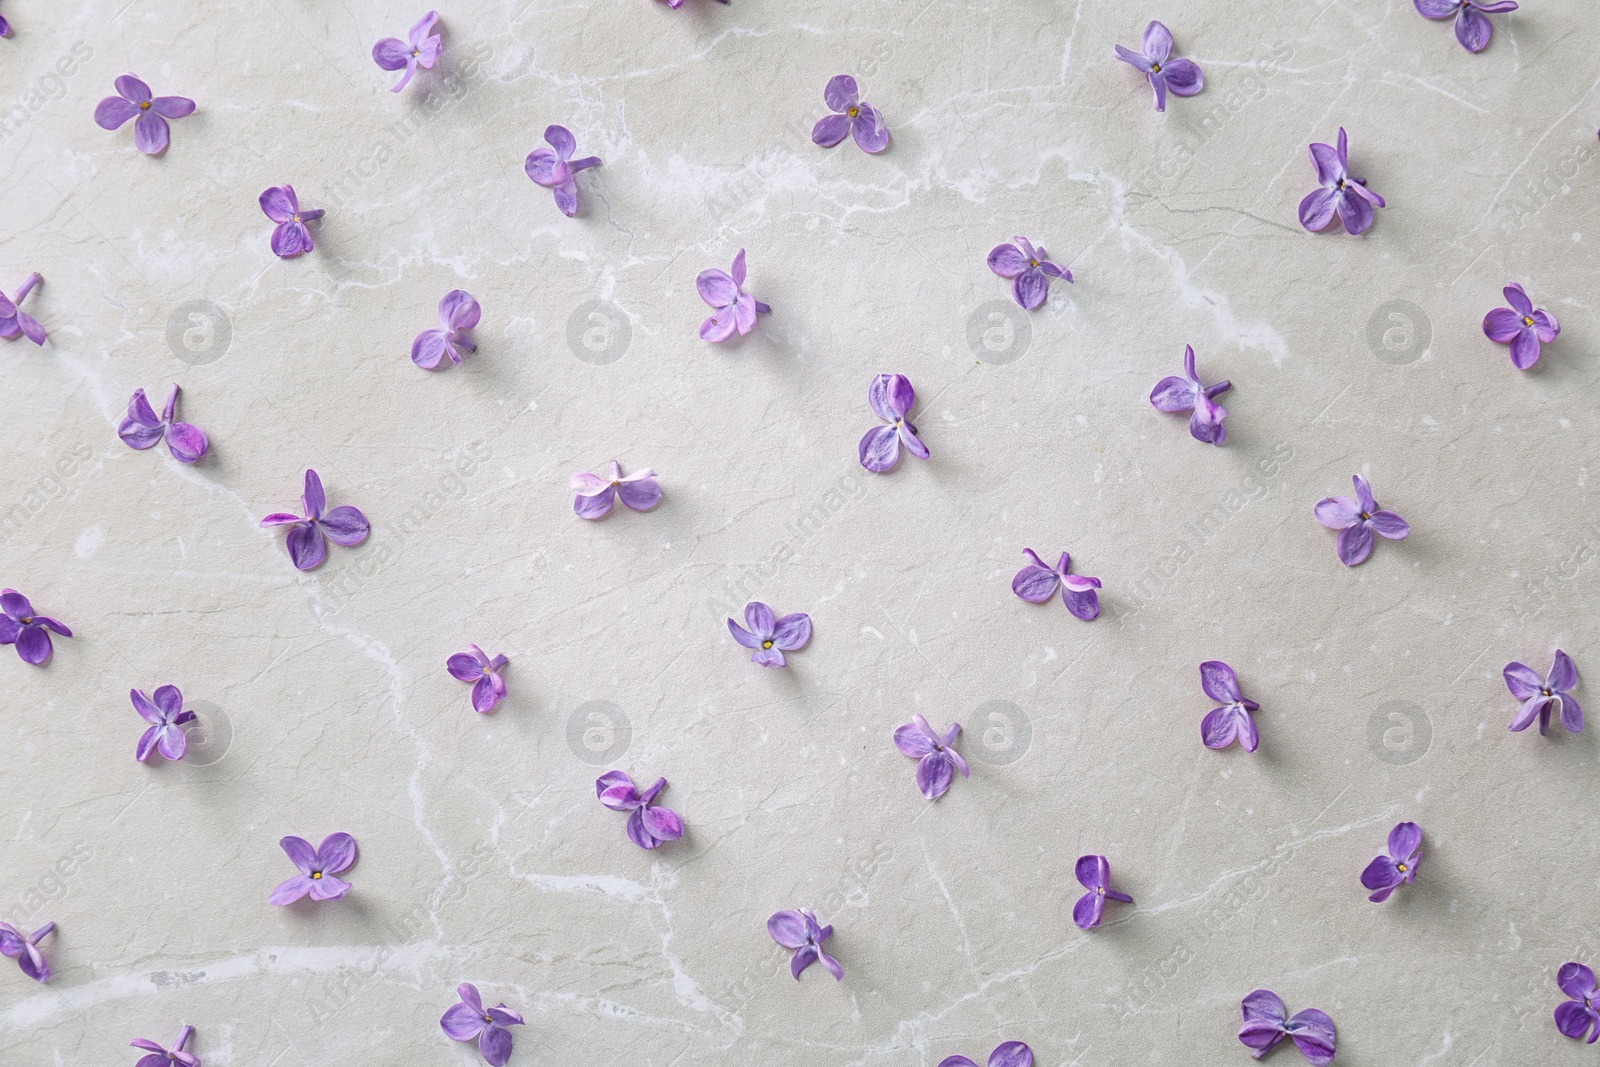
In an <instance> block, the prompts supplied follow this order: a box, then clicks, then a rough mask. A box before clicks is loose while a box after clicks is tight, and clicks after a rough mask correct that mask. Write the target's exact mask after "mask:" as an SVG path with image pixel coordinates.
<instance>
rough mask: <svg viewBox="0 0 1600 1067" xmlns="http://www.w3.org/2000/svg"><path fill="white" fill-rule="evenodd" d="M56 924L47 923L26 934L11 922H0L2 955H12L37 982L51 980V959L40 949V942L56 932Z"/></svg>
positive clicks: (18, 964)
mask: <svg viewBox="0 0 1600 1067" xmlns="http://www.w3.org/2000/svg"><path fill="white" fill-rule="evenodd" d="M55 928H56V924H55V923H53V922H49V923H45V924H44V925H43V926H41V927H39V929H37V930H35V931H34V932H33V933H31V934H25V933H23V932H22V931H21V930H18V929H17V928H16V927H15V926H12V925H11V924H10V923H0V956H10V957H11V958H12V959H14V960H16V961H17V966H18V967H21V968H22V973H23V974H25V975H27V976H28V977H29V978H32V979H33V980H34V981H35V982H48V981H50V961H49V960H47V959H45V958H44V953H42V952H40V951H39V942H41V941H43V940H44V939H45V938H46V937H47V936H48V935H49V934H51V933H52V932H54V930H55Z"/></svg>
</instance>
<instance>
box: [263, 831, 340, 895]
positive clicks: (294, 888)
mask: <svg viewBox="0 0 1600 1067" xmlns="http://www.w3.org/2000/svg"><path fill="white" fill-rule="evenodd" d="M278 844H279V846H280V847H282V849H283V851H284V852H285V853H286V854H287V855H288V857H289V859H290V861H292V862H293V863H294V865H295V866H296V867H298V868H300V873H299V874H297V875H295V876H294V877H293V878H290V879H289V880H288V881H286V882H282V883H280V884H279V885H278V888H276V889H274V890H273V891H272V895H271V896H270V897H268V898H267V903H269V904H279V905H282V904H292V903H294V902H295V901H297V900H299V899H300V898H301V897H303V896H305V895H306V894H307V893H309V894H311V899H312V900H338V899H339V898H340V897H342V896H344V895H345V894H346V893H348V892H350V883H349V882H346V881H343V880H342V879H339V878H335V877H334V875H336V874H338V873H340V872H341V871H345V870H348V869H349V868H350V865H351V864H352V863H354V862H355V861H356V839H355V838H353V837H351V836H350V835H349V834H345V833H338V834H329V835H328V836H327V837H325V838H323V839H322V844H321V846H320V847H318V848H312V847H311V842H309V841H307V840H306V839H305V838H303V837H285V838H283V839H281V840H280V841H279V842H278Z"/></svg>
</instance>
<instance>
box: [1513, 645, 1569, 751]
mask: <svg viewBox="0 0 1600 1067" xmlns="http://www.w3.org/2000/svg"><path fill="white" fill-rule="evenodd" d="M1505 680H1506V688H1507V689H1509V690H1511V695H1512V696H1514V697H1516V698H1517V699H1518V700H1520V701H1522V706H1521V707H1520V708H1518V709H1517V714H1516V717H1515V718H1514V719H1512V720H1511V731H1512V733H1520V732H1521V731H1523V730H1526V729H1527V728H1528V727H1529V726H1530V725H1532V723H1533V720H1534V719H1538V720H1539V732H1540V733H1541V734H1548V733H1549V732H1550V714H1551V712H1553V711H1556V710H1557V709H1559V710H1560V712H1561V725H1562V726H1564V727H1565V728H1566V730H1567V732H1568V733H1572V734H1575V733H1578V732H1580V731H1581V730H1582V729H1583V706H1582V705H1580V704H1579V703H1578V702H1577V701H1576V700H1575V699H1573V696H1572V694H1571V693H1570V692H1568V690H1570V689H1571V688H1572V687H1573V686H1575V685H1577V684H1578V668H1577V666H1576V665H1574V664H1573V662H1572V657H1571V656H1569V655H1567V654H1566V653H1565V652H1563V651H1561V650H1560V649H1559V648H1558V649H1556V658H1555V662H1554V663H1553V664H1551V666H1550V673H1549V675H1547V676H1546V677H1544V678H1540V677H1539V675H1538V674H1536V673H1535V672H1534V670H1533V668H1532V667H1529V666H1527V665H1526V664H1522V663H1516V662H1512V663H1508V664H1506V667H1505Z"/></svg>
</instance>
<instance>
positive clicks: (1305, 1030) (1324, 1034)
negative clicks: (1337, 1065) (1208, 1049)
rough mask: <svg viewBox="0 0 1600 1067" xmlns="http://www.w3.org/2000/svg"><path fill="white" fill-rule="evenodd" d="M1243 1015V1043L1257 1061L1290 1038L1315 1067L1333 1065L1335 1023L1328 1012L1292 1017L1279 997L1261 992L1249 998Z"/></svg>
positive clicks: (1313, 1010) (1242, 1007) (1308, 1010)
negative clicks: (1279, 1043)
mask: <svg viewBox="0 0 1600 1067" xmlns="http://www.w3.org/2000/svg"><path fill="white" fill-rule="evenodd" d="M1239 1011H1240V1014H1241V1015H1243V1016H1244V1025H1243V1026H1241V1027H1239V1040H1240V1041H1241V1042H1243V1044H1244V1045H1245V1047H1246V1048H1248V1049H1250V1055H1252V1056H1254V1057H1255V1058H1256V1059H1258V1060H1259V1059H1260V1058H1261V1057H1262V1056H1265V1055H1266V1054H1267V1053H1268V1052H1269V1051H1271V1049H1272V1048H1273V1047H1274V1046H1276V1045H1277V1044H1278V1042H1280V1041H1282V1040H1283V1039H1284V1038H1286V1037H1287V1038H1288V1039H1289V1040H1291V1041H1293V1042H1294V1044H1295V1047H1296V1048H1298V1049H1299V1050H1300V1051H1301V1053H1302V1054H1303V1055H1304V1056H1305V1058H1306V1059H1307V1060H1309V1061H1310V1062H1311V1064H1312V1065H1313V1067H1326V1065H1327V1064H1330V1063H1332V1062H1333V1052H1334V1049H1333V1041H1334V1029H1333V1020H1332V1019H1330V1018H1328V1014H1327V1012H1322V1011H1318V1010H1317V1009H1316V1008H1306V1009H1305V1010H1304V1011H1297V1012H1295V1013H1294V1014H1293V1015H1290V1014H1289V1011H1288V1009H1287V1008H1285V1007H1284V1006H1283V1001H1282V1000H1280V999H1279V998H1278V994H1276V993H1274V992H1272V990H1270V989H1257V990H1255V991H1254V992H1253V993H1251V994H1250V995H1249V996H1247V997H1245V998H1244V1000H1243V1001H1242V1002H1241V1003H1240V1005H1239Z"/></svg>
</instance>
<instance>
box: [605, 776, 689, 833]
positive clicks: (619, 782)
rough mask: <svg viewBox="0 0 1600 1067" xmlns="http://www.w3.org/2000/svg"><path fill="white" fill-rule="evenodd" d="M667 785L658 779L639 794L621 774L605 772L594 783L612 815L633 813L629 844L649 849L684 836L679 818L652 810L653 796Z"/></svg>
mask: <svg viewBox="0 0 1600 1067" xmlns="http://www.w3.org/2000/svg"><path fill="white" fill-rule="evenodd" d="M666 785H667V780H666V779H665V778H657V779H656V784H655V785H653V786H651V787H650V788H649V789H646V790H645V791H644V792H643V793H641V792H639V790H638V789H637V788H635V787H634V784H633V779H632V778H629V777H628V776H627V775H626V774H624V773H623V772H622V771H607V772H606V773H604V774H602V775H601V776H600V777H598V778H596V779H595V780H594V792H595V795H596V796H598V797H599V798H600V803H602V804H604V805H605V806H606V807H608V808H610V809H611V810H612V811H628V812H632V813H633V814H631V815H629V816H628V840H630V841H632V842H633V843H634V844H636V845H638V846H639V847H640V848H643V849H652V848H655V847H657V846H658V845H660V844H661V843H662V842H664V841H676V840H677V839H678V838H680V837H682V836H683V817H682V816H680V815H679V814H678V813H677V812H675V811H673V810H672V809H671V808H657V807H653V806H652V805H653V804H654V803H655V799H656V794H658V793H660V792H661V790H663V789H665V788H666Z"/></svg>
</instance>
